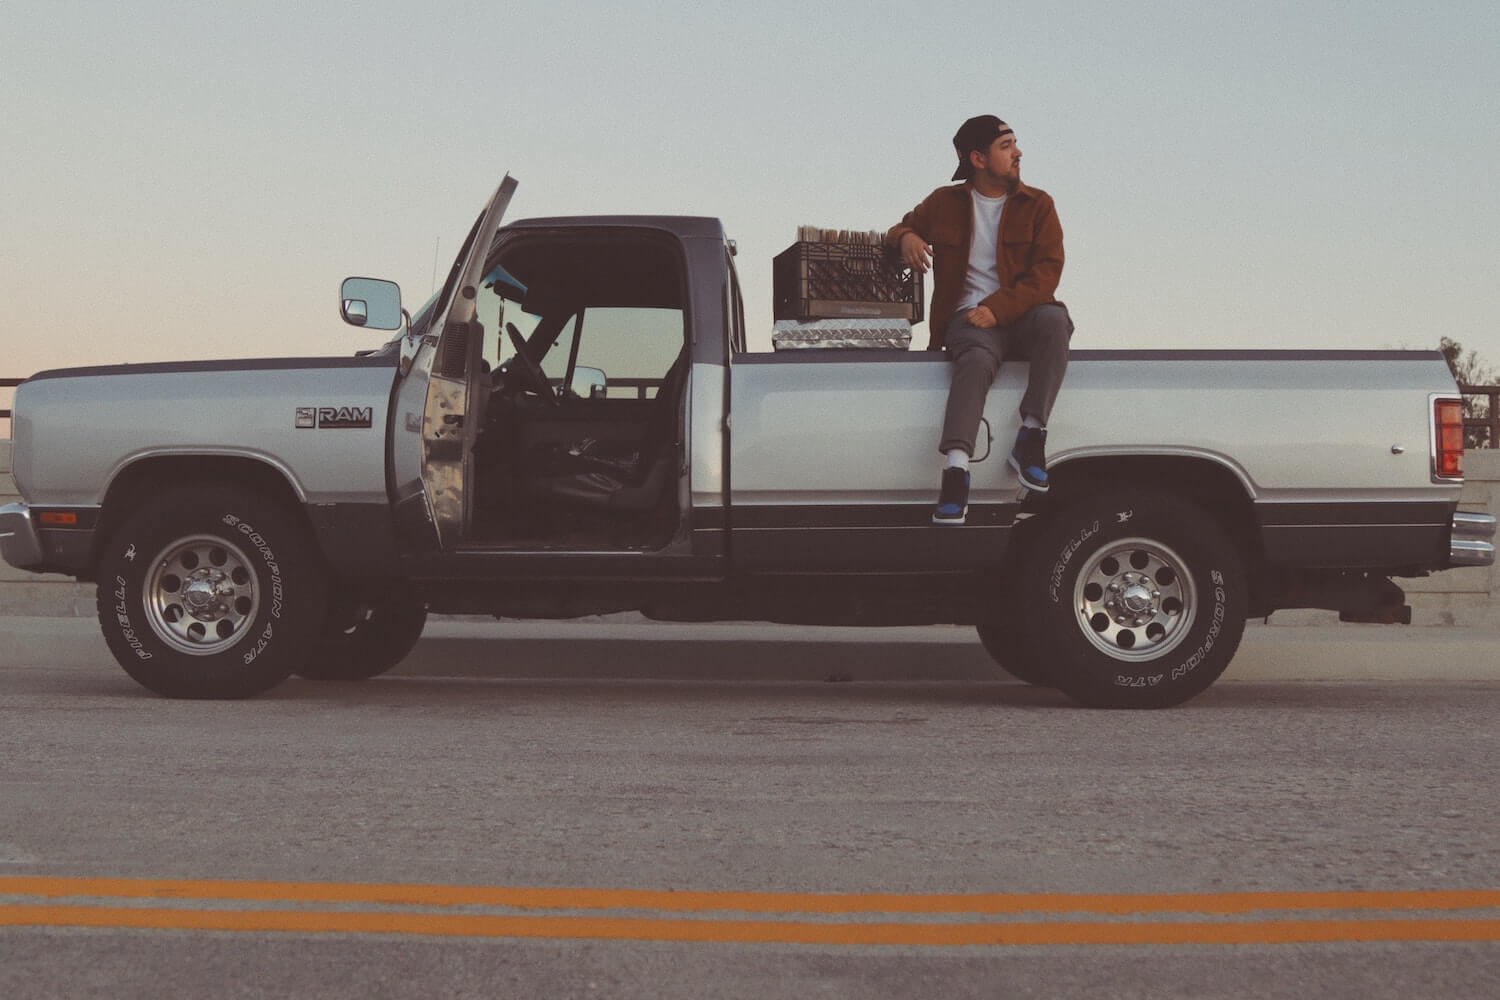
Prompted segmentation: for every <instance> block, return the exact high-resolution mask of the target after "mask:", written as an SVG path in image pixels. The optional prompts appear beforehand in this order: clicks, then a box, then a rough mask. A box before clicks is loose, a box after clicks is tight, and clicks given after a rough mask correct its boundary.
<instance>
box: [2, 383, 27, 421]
mask: <svg viewBox="0 0 1500 1000" xmlns="http://www.w3.org/2000/svg"><path fill="white" fill-rule="evenodd" d="M24 381H26V380H25V379H23V378H0V389H14V388H15V387H16V386H18V385H20V384H21V383H22V382H24ZM9 419H10V407H8V406H7V407H6V408H5V409H3V410H0V420H9Z"/></svg>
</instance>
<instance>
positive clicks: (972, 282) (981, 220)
mask: <svg viewBox="0 0 1500 1000" xmlns="http://www.w3.org/2000/svg"><path fill="white" fill-rule="evenodd" d="M969 195H970V197H971V198H972V199H973V201H974V227H973V229H974V236H973V238H972V239H971V240H970V241H969V270H968V272H967V273H966V274H965V275H964V294H963V298H961V299H959V301H958V308H959V311H960V312H963V311H967V310H969V309H973V308H974V307H975V306H977V305H979V303H981V302H983V301H984V300H985V299H987V298H989V297H990V296H991V295H993V294H995V293H996V292H998V291H999V290H1000V287H1001V286H1000V263H999V261H998V260H996V251H997V249H998V248H997V247H996V246H995V243H996V241H997V240H999V239H1000V213H1001V212H1002V211H1004V210H1005V195H1003V194H1002V195H1001V196H1000V197H998V198H986V197H985V196H984V195H982V194H980V193H979V192H978V191H974V190H970V191H969Z"/></svg>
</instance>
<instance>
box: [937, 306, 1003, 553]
mask: <svg viewBox="0 0 1500 1000" xmlns="http://www.w3.org/2000/svg"><path fill="white" fill-rule="evenodd" d="M945 346H946V350H947V351H948V360H949V361H950V362H951V363H952V365H953V381H952V384H951V385H950V386H949V387H948V405H947V408H946V410H945V412H944V414H943V436H942V438H941V440H940V442H939V444H938V450H939V451H941V452H942V453H943V454H944V455H946V456H947V457H948V467H947V468H945V469H944V470H943V481H942V486H941V489H940V491H939V494H938V505H937V509H936V510H935V511H934V512H933V515H932V522H933V523H934V524H963V523H964V520H965V518H966V517H967V516H968V511H969V459H970V458H972V457H973V455H974V439H975V438H976V437H978V436H979V420H980V418H981V417H982V416H983V415H984V399H985V396H986V395H987V394H988V393H989V391H990V385H991V384H992V383H993V382H994V381H995V373H996V372H997V371H999V370H1000V362H1001V361H1002V360H1003V359H1004V352H1003V349H1002V347H1001V341H1000V338H999V337H997V336H996V335H995V333H994V331H993V330H982V329H980V328H978V327H974V326H970V325H969V324H968V323H965V322H964V321H963V319H962V317H954V319H953V320H952V322H950V323H949V325H948V331H947V335H946V337H945Z"/></svg>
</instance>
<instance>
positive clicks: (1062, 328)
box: [1006, 303, 1073, 493]
mask: <svg viewBox="0 0 1500 1000" xmlns="http://www.w3.org/2000/svg"><path fill="white" fill-rule="evenodd" d="M1006 334H1007V335H1006V339H1007V340H1008V341H1009V343H1010V345H1011V347H1012V348H1013V353H1014V354H1015V356H1016V357H1023V358H1026V359H1027V360H1028V361H1029V362H1030V375H1029V376H1028V378H1027V381H1026V394H1025V395H1024V396H1023V397H1021V429H1020V430H1019V431H1018V432H1017V433H1016V444H1015V447H1013V448H1012V449H1011V453H1010V458H1009V460H1008V461H1009V463H1010V466H1011V468H1013V469H1015V470H1016V473H1017V474H1018V475H1019V476H1020V477H1021V481H1022V482H1023V483H1025V484H1026V486H1027V487H1028V488H1029V489H1031V490H1034V491H1036V492H1038V493H1045V492H1047V487H1048V485H1049V484H1048V479H1047V453H1046V445H1047V418H1048V417H1050V416H1051V415H1052V405H1053V403H1055V402H1056V401H1057V392H1058V389H1060V388H1061V387H1062V380H1063V375H1064V374H1065V373H1066V372H1067V370H1068V341H1069V339H1070V338H1071V337H1072V336H1073V320H1072V319H1071V318H1070V317H1069V316H1068V310H1067V307H1066V306H1064V305H1062V303H1048V304H1046V305H1040V306H1036V307H1035V308H1033V309H1030V310H1028V311H1027V313H1026V314H1025V315H1024V316H1022V317H1021V318H1020V320H1018V321H1017V322H1016V323H1015V324H1014V325H1013V326H1012V327H1010V328H1009V329H1008V330H1007V332H1006Z"/></svg>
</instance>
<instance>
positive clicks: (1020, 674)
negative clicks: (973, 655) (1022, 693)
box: [975, 622, 1057, 688]
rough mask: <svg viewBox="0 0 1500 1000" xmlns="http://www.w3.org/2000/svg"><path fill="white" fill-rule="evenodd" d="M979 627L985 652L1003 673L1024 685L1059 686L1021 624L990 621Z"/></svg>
mask: <svg viewBox="0 0 1500 1000" xmlns="http://www.w3.org/2000/svg"><path fill="white" fill-rule="evenodd" d="M975 628H976V629H977V630H978V632H979V641H980V642H981V643H983V644H984V651H985V652H986V653H989V654H990V659H992V660H994V661H995V664H996V665H997V666H999V668H1000V669H1001V670H1003V671H1005V672H1006V673H1007V674H1010V675H1011V676H1012V677H1014V678H1015V679H1016V680H1018V681H1020V682H1022V683H1023V684H1032V685H1035V686H1036V687H1044V688H1050V687H1056V686H1057V682H1056V681H1054V680H1053V679H1052V671H1051V670H1050V669H1049V667H1048V664H1047V662H1046V661H1045V660H1044V659H1042V657H1040V656H1038V655H1036V654H1035V653H1034V652H1033V650H1032V647H1031V644H1030V642H1029V641H1028V640H1029V636H1028V635H1027V634H1026V633H1025V631H1023V630H1022V628H1021V627H1019V623H1017V622H1009V623H1005V624H1000V623H995V622H987V623H985V624H983V625H977V626H975Z"/></svg>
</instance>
